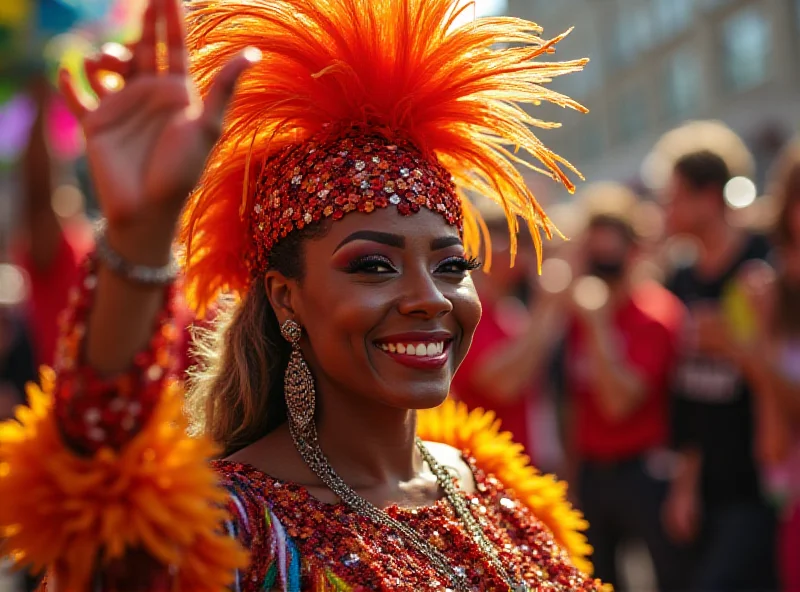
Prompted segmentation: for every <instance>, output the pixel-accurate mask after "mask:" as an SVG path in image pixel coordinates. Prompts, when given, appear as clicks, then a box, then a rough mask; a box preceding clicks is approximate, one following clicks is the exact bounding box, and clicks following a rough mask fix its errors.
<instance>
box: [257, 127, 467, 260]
mask: <svg viewBox="0 0 800 592" xmlns="http://www.w3.org/2000/svg"><path fill="white" fill-rule="evenodd" d="M259 179H260V180H259V182H258V184H257V185H256V190H255V199H254V202H255V203H253V204H252V206H251V208H250V209H249V211H248V215H249V218H250V231H251V236H253V237H254V247H255V248H254V251H253V252H252V253H251V254H250V255H249V259H248V262H247V264H248V268H249V269H250V272H251V274H252V275H253V276H259V275H261V274H263V273H264V272H265V271H266V270H267V269H268V266H269V255H270V252H271V250H272V248H273V247H274V246H275V244H276V243H277V242H278V241H279V240H281V239H282V238H284V237H285V236H286V235H287V234H289V233H290V232H291V231H292V230H301V229H302V228H304V227H305V226H306V225H308V224H311V223H313V222H318V221H320V220H322V219H323V218H331V219H333V220H340V219H341V218H342V217H343V216H344V215H345V214H347V213H349V212H355V211H358V212H364V213H369V212H372V211H373V210H375V209H376V208H386V207H389V206H390V205H393V206H396V207H397V211H398V212H399V213H400V214H402V215H404V216H408V215H410V214H413V213H416V212H418V211H419V210H420V208H423V207H425V208H428V209H430V210H432V211H434V212H438V213H440V214H441V215H442V216H443V217H444V218H445V220H447V222H448V223H449V224H451V225H453V226H456V227H457V228H458V230H459V232H460V231H461V230H462V223H463V220H462V213H461V200H460V199H459V197H458V195H457V193H456V187H455V183H454V182H453V180H452V177H451V175H450V173H448V172H447V170H446V169H445V168H444V167H442V166H441V165H440V164H439V163H438V161H436V159H435V157H430V158H426V157H425V156H423V154H422V153H421V152H420V151H419V150H417V149H416V148H415V147H414V146H413V145H411V144H410V143H409V142H407V141H401V140H399V139H396V138H395V139H391V140H390V139H387V138H386V137H384V136H383V135H382V134H381V133H380V132H378V131H375V130H374V129H368V128H365V126H363V125H353V126H349V127H348V128H346V129H345V130H344V131H343V132H340V133H336V132H333V131H331V130H325V131H323V132H322V133H321V134H318V135H317V136H316V137H314V138H312V139H311V140H308V141H306V142H303V143H302V144H299V145H292V146H288V147H286V148H284V149H283V150H281V151H280V152H278V153H277V154H275V155H274V156H273V157H271V158H269V159H268V160H267V161H266V162H265V163H264V167H263V169H262V171H261V174H260V175H259Z"/></svg>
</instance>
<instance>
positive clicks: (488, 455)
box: [417, 399, 592, 574]
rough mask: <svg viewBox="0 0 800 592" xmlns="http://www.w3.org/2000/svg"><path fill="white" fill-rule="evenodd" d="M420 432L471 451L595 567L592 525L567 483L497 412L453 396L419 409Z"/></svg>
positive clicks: (582, 564)
mask: <svg viewBox="0 0 800 592" xmlns="http://www.w3.org/2000/svg"><path fill="white" fill-rule="evenodd" d="M417 435H418V436H419V437H420V438H422V439H423V440H428V441H431V442H439V443H441V444H447V445H449V446H452V447H453V448H457V449H458V450H464V451H467V452H468V453H469V454H470V455H471V456H472V458H473V459H474V461H475V463H476V465H477V467H478V468H480V469H481V470H482V471H485V472H486V473H491V474H493V475H494V476H495V477H497V478H498V479H499V480H500V482H501V483H502V484H503V485H504V486H505V487H506V488H507V489H510V490H512V491H513V492H514V493H515V495H516V497H517V498H518V499H519V500H520V501H521V502H522V503H523V504H525V505H526V506H527V507H528V508H529V509H530V510H531V511H532V512H533V514H534V516H536V518H537V519H538V520H539V521H540V522H541V523H542V524H544V525H545V526H546V527H547V528H548V529H549V530H550V532H552V534H553V538H554V539H555V541H556V543H558V545H559V546H560V547H561V548H562V549H564V550H565V551H566V552H567V553H568V554H569V556H570V558H571V560H572V562H573V564H574V565H575V567H577V568H578V569H580V570H581V571H582V572H584V573H587V574H591V573H592V564H591V562H590V561H589V556H590V555H591V553H592V548H591V547H590V546H589V543H588V542H587V540H586V535H585V532H584V531H585V530H586V529H587V528H588V526H589V525H588V523H587V522H586V520H585V519H584V518H583V514H581V513H580V512H579V511H578V510H576V509H575V508H573V507H572V504H571V503H570V502H569V501H568V499H567V484H566V483H565V482H563V481H558V480H556V479H555V477H554V476H553V475H544V474H542V473H540V472H539V471H538V470H536V469H535V468H534V467H533V466H532V465H531V464H530V459H529V458H528V457H527V456H526V455H525V453H524V451H523V447H522V445H521V444H517V443H515V442H514V441H513V440H512V438H511V433H510V432H504V431H502V430H501V427H500V421H499V420H498V419H497V417H496V416H495V414H494V413H493V412H491V411H484V410H483V409H474V410H472V411H470V410H469V409H467V406H466V405H465V404H464V403H461V402H456V401H454V400H452V399H447V400H446V401H445V402H444V403H443V404H441V405H440V406H439V407H435V408H433V409H425V410H422V411H419V412H418V413H417Z"/></svg>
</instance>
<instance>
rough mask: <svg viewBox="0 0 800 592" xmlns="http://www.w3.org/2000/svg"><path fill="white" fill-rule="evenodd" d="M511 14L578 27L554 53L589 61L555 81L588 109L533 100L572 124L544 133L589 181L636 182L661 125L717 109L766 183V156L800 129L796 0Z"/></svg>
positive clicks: (644, 2)
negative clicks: (569, 109)
mask: <svg viewBox="0 0 800 592" xmlns="http://www.w3.org/2000/svg"><path fill="white" fill-rule="evenodd" d="M508 14H511V15H514V16H520V17H523V18H526V19H530V20H533V21H535V22H537V23H538V24H539V25H541V26H542V27H544V35H545V36H546V37H552V36H554V35H556V34H558V33H560V32H561V31H564V30H566V29H568V28H569V27H573V26H574V27H575V31H574V32H573V33H572V34H571V35H570V36H569V37H568V38H567V39H566V40H564V41H563V42H562V43H561V44H560V45H559V49H558V51H557V53H556V56H555V57H554V59H572V58H578V57H584V56H589V57H590V58H591V63H590V64H589V65H588V66H587V68H586V70H585V71H584V72H583V73H580V74H574V75H571V76H568V77H566V78H564V79H561V80H557V81H556V82H555V83H554V84H553V87H554V88H555V89H557V90H560V91H562V92H564V93H566V94H568V95H570V96H572V97H574V98H577V99H578V100H580V101H581V102H582V103H583V104H584V105H586V106H587V107H588V108H589V109H590V111H591V112H590V113H589V114H588V115H580V114H573V113H570V112H565V111H562V110H560V109H558V108H555V107H545V108H543V109H541V110H540V109H538V108H537V114H538V115H539V116H541V117H544V118H548V119H553V120H556V121H562V122H564V127H563V128H562V129H561V130H558V131H556V132H549V131H548V132H543V133H542V134H541V136H542V138H543V139H544V140H545V141H546V142H547V143H548V144H549V145H550V146H552V147H553V148H554V149H555V150H556V151H558V152H559V153H560V154H562V155H563V156H565V157H566V158H568V159H570V160H571V161H572V162H573V163H574V164H575V165H576V166H578V168H579V169H580V170H581V171H582V172H583V173H584V174H585V175H586V177H587V180H590V181H598V180H603V179H613V180H618V181H623V182H628V183H636V182H639V181H640V180H641V179H640V173H641V166H642V160H643V157H644V156H645V155H646V154H647V153H648V151H649V150H650V149H651V148H652V146H653V144H654V143H655V142H656V140H657V139H658V138H659V136H661V134H662V133H664V132H665V131H667V130H669V129H670V128H672V127H675V126H676V125H678V124H680V123H682V122H684V121H686V120H691V119H707V118H711V119H719V120H721V121H723V122H725V123H726V124H727V125H729V126H730V127H731V128H733V129H734V130H735V131H736V132H737V133H739V134H740V135H741V136H742V137H743V138H744V139H745V141H746V142H747V143H748V145H749V147H750V149H751V150H752V151H753V153H754V155H755V158H756V164H757V167H758V174H757V179H756V182H757V184H758V187H759V189H760V190H763V181H764V176H765V173H766V171H767V168H768V165H769V162H770V161H771V160H772V159H773V158H774V156H775V153H776V152H777V150H778V149H779V148H780V146H781V145H782V143H783V142H784V141H785V140H786V139H787V138H788V137H790V136H791V135H792V134H794V133H795V132H796V131H797V129H798V127H800V68H798V67H797V64H798V63H799V60H798V58H800V35H798V32H800V0H508ZM536 185H537V186H538V185H539V183H536ZM545 191H546V189H545ZM548 197H549V199H558V196H555V195H551V196H548ZM549 199H548V200H549Z"/></svg>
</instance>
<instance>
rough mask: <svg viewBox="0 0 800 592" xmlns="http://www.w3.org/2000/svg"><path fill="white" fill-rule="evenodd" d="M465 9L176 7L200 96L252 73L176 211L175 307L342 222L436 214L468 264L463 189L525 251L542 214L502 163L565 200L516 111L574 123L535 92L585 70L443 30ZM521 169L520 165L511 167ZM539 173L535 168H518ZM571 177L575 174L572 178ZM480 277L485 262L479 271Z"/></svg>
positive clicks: (478, 226) (480, 231) (481, 26)
mask: <svg viewBox="0 0 800 592" xmlns="http://www.w3.org/2000/svg"><path fill="white" fill-rule="evenodd" d="M470 5H471V3H470V2H469V1H468V0H380V1H376V0H269V1H264V0H191V1H190V2H189V3H188V11H187V12H188V43H189V48H190V52H191V54H192V60H191V61H192V63H191V65H192V71H193V74H194V76H195V79H196V81H197V85H198V88H199V90H200V92H201V94H202V95H205V94H206V93H208V91H209V89H210V85H211V82H212V80H213V79H214V75H215V74H216V72H217V71H218V70H219V67H220V66H221V65H222V64H223V63H224V62H225V60H227V59H229V58H230V57H231V56H233V55H235V54H236V53H237V52H239V51H241V50H243V49H244V48H246V47H250V46H252V47H257V48H258V49H260V50H261V52H262V55H263V59H262V61H261V62H260V63H259V64H257V65H255V66H253V67H252V68H250V69H249V70H248V71H247V72H246V73H245V74H244V75H243V76H242V78H241V80H240V81H239V84H238V87H237V91H236V95H235V97H234V99H233V102H232V104H231V107H230V109H229V112H228V116H227V119H226V122H225V128H224V131H223V134H222V137H221V139H220V141H219V143H218V144H217V146H216V147H215V149H214V151H213V152H212V154H211V156H210V158H209V161H208V164H207V166H206V170H205V172H204V174H203V176H202V178H201V181H200V184H199V185H198V187H197V189H196V190H195V192H194V193H193V195H192V196H191V198H190V200H189V203H188V204H187V207H186V209H185V214H184V219H183V226H182V233H181V238H182V242H183V243H184V245H185V247H186V249H185V251H186V285H187V288H188V295H187V296H188V299H189V301H190V302H191V303H192V304H193V305H194V306H195V307H196V308H197V309H199V310H201V311H202V309H203V308H205V307H206V306H207V305H209V304H210V303H211V302H213V300H214V299H215V298H216V296H217V294H218V293H219V292H220V291H222V290H228V291H234V292H238V293H240V294H241V293H243V292H244V291H246V290H247V289H248V288H249V286H250V285H251V283H252V281H253V279H254V278H257V277H259V276H260V275H262V274H263V273H264V271H265V270H266V269H267V266H268V265H269V257H270V252H271V250H272V248H273V247H274V246H275V244H276V243H277V242H278V241H280V240H281V238H283V237H285V236H286V235H287V234H289V233H290V232H293V231H295V230H297V229H301V228H303V227H305V226H306V225H308V224H312V223H314V222H316V221H319V220H323V219H325V218H330V219H333V220H337V219H339V218H341V217H342V216H344V215H345V214H346V213H348V212H352V211H360V212H369V211H372V210H374V209H375V208H385V207H389V206H395V207H396V208H397V210H398V212H399V213H400V214H411V213H413V212H416V211H418V210H419V209H420V208H422V207H425V208H429V209H431V210H433V211H435V212H439V213H441V214H442V216H444V218H445V219H446V220H447V222H448V223H450V224H453V225H455V226H457V227H458V228H459V231H460V232H461V234H462V237H463V240H464V245H465V248H466V249H467V251H468V252H470V253H476V252H477V250H478V248H479V244H480V241H481V237H482V236H485V234H486V232H485V226H484V225H483V223H482V221H481V219H480V217H479V215H478V214H477V212H476V211H475V209H474V208H473V207H472V206H471V205H470V203H469V201H468V200H467V199H466V198H465V197H464V192H463V190H465V189H466V190H471V191H475V192H477V193H480V194H483V195H485V196H487V197H489V198H490V199H493V200H495V201H496V202H498V203H499V204H500V205H501V206H502V207H503V209H504V211H505V212H506V215H507V217H508V220H509V230H510V233H511V250H512V253H513V252H514V250H515V248H516V231H517V229H518V223H519V220H522V221H524V222H525V223H526V224H527V225H528V227H529V228H530V230H531V231H532V232H531V234H532V236H533V237H534V241H536V245H537V248H538V247H539V246H540V243H541V237H540V234H539V230H540V229H541V230H544V232H545V234H546V235H547V236H550V233H551V231H552V230H553V228H552V225H551V224H550V222H549V220H548V218H547V216H546V215H545V214H544V212H543V211H542V209H541V207H540V206H539V204H538V203H537V202H536V199H535V198H534V196H533V195H532V194H531V192H530V190H529V189H528V187H527V185H526V183H525V181H524V179H523V177H522V175H521V173H520V172H519V170H518V169H517V167H516V165H521V166H528V167H530V168H532V169H534V170H539V171H543V172H546V173H547V174H549V175H550V176H552V177H554V178H555V179H557V180H559V181H561V182H562V183H564V185H566V186H567V188H568V189H570V190H572V189H573V186H572V183H571V182H570V181H569V179H568V178H567V177H566V175H565V173H564V172H563V170H562V166H563V167H565V168H567V169H570V170H573V171H574V170H575V169H574V168H573V167H572V166H571V165H570V164H569V163H568V162H567V161H566V160H564V159H562V158H560V157H558V156H557V155H555V154H553V153H552V152H551V151H550V150H548V149H547V148H546V147H545V146H544V145H542V143H541V142H540V141H539V140H538V138H537V137H536V136H535V135H534V134H533V132H532V129H531V128H532V127H536V126H538V127H546V128H551V127H555V126H556V124H552V123H547V122H543V121H541V120H538V119H535V118H534V117H532V116H531V115H530V114H529V113H528V112H527V111H526V110H525V109H524V108H523V105H526V104H528V105H536V104H539V103H541V102H542V101H549V102H553V103H556V104H558V105H561V106H565V107H572V108H575V109H578V110H585V109H584V108H583V107H581V106H580V105H579V104H577V103H576V102H574V101H572V100H571V99H569V98H568V97H565V96H563V95H560V94H558V93H555V92H553V91H549V90H547V89H545V88H544V87H543V84H545V83H547V82H549V81H550V80H551V79H552V78H553V77H555V76H559V75H561V74H565V73H568V72H574V71H577V70H580V69H581V68H582V67H583V65H584V64H585V62H586V60H575V61H570V62H554V61H545V62H538V61H535V60H534V58H536V57H538V56H540V55H542V54H546V53H552V52H553V51H554V47H555V45H556V43H557V42H558V41H560V40H561V39H562V38H563V37H564V35H560V36H558V37H556V38H554V39H550V40H546V39H542V38H540V37H539V36H538V34H539V33H540V32H541V30H540V29H539V28H538V27H537V26H536V25H534V24H533V23H529V22H527V21H523V20H520V19H515V18H509V17H495V18H491V19H477V20H474V21H472V22H467V23H466V24H464V25H461V26H457V25H456V24H455V23H456V21H457V20H458V19H460V18H462V17H463V16H464V15H465V11H467V10H470ZM525 155H527V156H528V159H527V160H526V159H525V158H523V157H524V156H525ZM534 162H538V163H539V164H538V167H537V165H535V164H533V163H534ZM575 172H577V171H575ZM487 263H488V261H487Z"/></svg>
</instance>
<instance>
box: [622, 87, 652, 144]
mask: <svg viewBox="0 0 800 592" xmlns="http://www.w3.org/2000/svg"><path fill="white" fill-rule="evenodd" d="M617 121H618V124H619V139H620V141H621V142H629V141H631V140H634V139H636V138H637V137H638V136H640V135H641V134H642V133H643V132H644V131H645V130H646V129H647V97H646V95H645V93H644V92H642V90H641V89H639V88H634V89H631V90H629V91H627V92H624V93H623V94H622V95H621V96H620V97H619V103H618V104H617Z"/></svg>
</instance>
